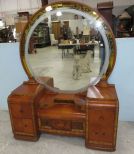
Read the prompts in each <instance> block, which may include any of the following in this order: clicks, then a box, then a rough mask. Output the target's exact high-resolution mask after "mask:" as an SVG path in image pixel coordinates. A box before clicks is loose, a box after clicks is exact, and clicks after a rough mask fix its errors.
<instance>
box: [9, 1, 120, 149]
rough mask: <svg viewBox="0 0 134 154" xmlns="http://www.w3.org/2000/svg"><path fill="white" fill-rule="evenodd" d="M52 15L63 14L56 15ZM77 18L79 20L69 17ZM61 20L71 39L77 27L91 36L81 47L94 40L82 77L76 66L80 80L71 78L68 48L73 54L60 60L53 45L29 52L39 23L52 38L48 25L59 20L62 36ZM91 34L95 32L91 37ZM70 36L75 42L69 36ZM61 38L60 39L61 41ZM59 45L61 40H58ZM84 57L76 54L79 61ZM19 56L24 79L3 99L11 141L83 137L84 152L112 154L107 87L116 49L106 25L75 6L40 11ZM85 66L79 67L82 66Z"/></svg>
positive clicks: (112, 92) (112, 107) (112, 103)
mask: <svg viewBox="0 0 134 154" xmlns="http://www.w3.org/2000/svg"><path fill="white" fill-rule="evenodd" d="M57 12H61V14H62V15H61V16H58V15H57ZM76 15H77V17H78V19H74V18H73V17H75V16H76ZM62 18H63V19H62ZM65 20H68V21H69V27H67V28H70V29H71V32H72V35H73V33H74V32H75V30H73V29H76V27H78V28H79V31H84V28H83V27H86V29H88V31H89V32H90V34H88V35H83V37H82V40H81V43H83V42H82V41H83V40H84V41H90V40H91V39H95V40H96V41H97V42H98V44H99V48H97V49H96V48H93V49H91V48H90V47H89V49H88V51H91V57H90V59H89V60H90V66H91V67H90V68H91V70H90V71H88V70H87V71H86V72H84V71H83V70H82V67H83V64H79V65H78V70H76V73H79V72H77V71H80V78H79V79H73V77H72V71H73V67H74V65H73V63H74V61H73V57H74V56H75V55H74V54H75V53H76V54H77V55H78V52H74V51H73V50H74V49H73V48H72V49H69V50H70V51H69V52H71V51H72V54H70V53H67V57H65V58H62V57H61V53H60V52H61V50H60V49H58V44H57V45H55V46H47V47H45V48H42V49H41V48H40V49H39V48H37V49H36V51H37V52H36V53H33V54H31V53H29V52H28V50H29V40H30V38H31V37H33V35H38V32H37V29H36V27H37V26H38V24H40V23H41V24H44V26H47V27H49V33H54V34H55V33H56V32H57V31H54V30H53V26H54V24H55V22H57V21H58V22H60V23H61V25H60V34H62V26H64V25H63V23H64V21H65ZM76 23H77V24H76ZM82 24H83V25H82ZM74 26H75V28H74ZM78 28H77V32H78ZM80 28H81V29H80ZM38 29H39V28H38ZM93 31H96V33H94V34H91V33H92V32H93ZM47 33H48V32H47ZM98 35H99V37H98ZM55 36H56V34H55ZM100 36H101V37H100ZM36 37H37V36H36ZM69 37H70V36H68V39H71V40H73V41H75V38H74V37H72V38H69ZM92 37H93V38H92ZM62 39H65V38H64V36H63V37H62ZM77 39H81V38H77ZM58 41H61V36H60V37H59V38H58ZM85 43H87V42H85ZM50 44H51V43H50ZM35 46H36V45H35ZM75 50H77V49H75ZM96 50H98V51H96ZM94 53H99V55H98V57H97V58H98V59H97V61H94V59H95V58H94ZM85 54H86V53H85ZM84 56H85V55H81V54H80V55H79V57H80V58H81V59H82V58H83V57H84ZM20 57H21V62H22V65H23V67H24V70H25V72H26V74H27V75H28V77H29V80H28V81H24V82H23V83H22V85H20V86H19V87H17V88H16V89H15V90H13V91H12V92H11V94H10V95H9V97H8V105H9V112H10V117H11V124H12V130H13V134H14V137H15V138H16V139H20V140H29V141H37V140H38V139H39V137H40V135H41V133H51V134H58V135H66V136H80V137H83V138H85V145H86V147H87V148H92V149H98V150H107V151H114V150H115V149H116V137H117V126H118V111H119V102H118V97H117V94H116V89H115V86H114V85H113V84H109V83H108V82H107V80H108V78H109V76H110V74H111V73H112V70H113V68H114V65H115V58H116V45H115V40H114V36H113V33H112V31H111V29H110V27H109V25H108V24H107V23H106V21H105V20H104V19H103V18H102V17H101V15H100V14H99V13H98V12H96V11H94V10H93V9H92V8H91V7H89V6H86V5H84V4H80V3H77V2H56V3H52V4H50V5H48V6H44V7H43V8H41V9H40V10H39V11H37V12H36V13H35V14H34V15H33V16H32V18H31V20H30V21H29V23H28V24H27V25H26V27H25V30H24V32H23V34H22V37H21V42H20ZM88 65H89V63H87V64H86V63H84V67H86V68H87V66H88ZM85 70H86V69H85ZM98 70H99V71H98ZM85 81H86V82H85Z"/></svg>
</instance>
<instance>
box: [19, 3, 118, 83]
mask: <svg viewBox="0 0 134 154" xmlns="http://www.w3.org/2000/svg"><path fill="white" fill-rule="evenodd" d="M50 5H51V6H52V7H54V8H55V7H56V8H58V7H62V6H63V5H65V6H66V5H67V6H68V7H72V8H75V9H76V8H77V9H79V10H80V11H83V9H85V10H86V11H87V12H89V11H91V10H92V11H95V12H97V14H98V15H99V16H100V17H101V18H102V19H103V20H104V21H105V24H106V26H107V27H108V29H109V30H110V35H111V38H112V42H113V51H112V52H111V53H112V54H111V55H110V62H109V65H108V68H107V71H106V73H105V74H104V75H103V77H102V79H103V80H108V78H109V76H110V75H111V73H112V71H113V69H114V65H115V61H116V43H115V39H114V34H113V32H112V30H111V27H110V26H109V24H108V22H107V21H106V20H105V19H104V18H103V17H102V15H101V14H100V13H99V12H98V11H97V10H95V9H93V8H91V7H90V6H88V5H86V4H82V3H79V2H75V1H59V2H54V3H51V4H48V5H45V6H43V7H42V8H40V9H39V10H38V11H37V12H36V13H35V14H33V16H32V17H31V19H30V21H29V22H28V23H27V24H26V26H25V28H24V31H23V33H22V36H21V39H20V58H21V63H22V66H23V68H24V70H25V72H26V74H27V76H28V78H29V79H30V78H34V77H33V76H32V74H31V72H30V70H29V68H28V66H27V63H26V58H25V49H24V43H25V37H26V33H27V31H28V29H30V27H31V25H32V23H33V22H34V21H35V20H36V19H37V18H38V16H39V15H40V13H44V10H45V8H46V7H47V6H50Z"/></svg>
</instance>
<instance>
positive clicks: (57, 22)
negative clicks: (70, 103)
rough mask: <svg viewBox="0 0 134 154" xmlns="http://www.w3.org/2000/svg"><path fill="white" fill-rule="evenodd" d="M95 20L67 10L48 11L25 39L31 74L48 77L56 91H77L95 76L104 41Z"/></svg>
mask: <svg viewBox="0 0 134 154" xmlns="http://www.w3.org/2000/svg"><path fill="white" fill-rule="evenodd" d="M99 26H101V22H98V23H96V26H95V25H94V23H93V22H92V21H90V20H89V19H87V18H86V17H84V16H82V15H79V14H76V13H71V12H69V11H68V12H67V11H65V12H64V11H57V12H55V13H49V14H47V16H46V17H45V18H44V19H43V20H41V21H40V22H39V23H38V24H37V25H36V27H35V28H34V30H33V31H32V34H31V36H30V39H29V47H28V55H27V60H28V63H29V67H30V68H31V70H32V73H33V75H34V76H35V77H36V78H37V79H38V78H39V77H46V76H48V77H52V78H53V80H54V87H56V88H58V89H60V90H78V89H81V88H83V87H87V86H88V85H89V84H90V83H91V81H92V80H93V79H96V78H97V77H98V76H99V75H100V72H101V70H102V68H103V64H104V63H105V56H106V55H105V43H104V40H103V37H102V34H101V33H100V31H99V30H98V27H99Z"/></svg>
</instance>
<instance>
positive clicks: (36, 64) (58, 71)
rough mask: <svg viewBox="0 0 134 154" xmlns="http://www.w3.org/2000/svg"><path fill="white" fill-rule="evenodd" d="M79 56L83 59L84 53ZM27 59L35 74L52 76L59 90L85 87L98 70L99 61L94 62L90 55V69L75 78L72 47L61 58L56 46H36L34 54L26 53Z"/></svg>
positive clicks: (96, 74)
mask: <svg viewBox="0 0 134 154" xmlns="http://www.w3.org/2000/svg"><path fill="white" fill-rule="evenodd" d="M80 56H81V59H82V60H83V59H84V58H83V57H84V56H86V55H84V56H83V55H82V54H81V55H80ZM82 56H83V57H82ZM28 60H29V64H30V65H31V68H32V70H33V72H34V75H35V76H37V77H38V76H50V77H53V79H54V86H55V87H56V88H60V89H61V90H78V89H81V88H84V87H87V86H88V84H89V82H90V81H91V78H92V79H93V78H96V76H98V72H99V70H100V61H99V62H96V63H94V62H93V58H92V56H91V62H90V69H91V71H89V72H86V73H82V75H81V76H80V77H79V79H78V80H75V79H74V78H73V68H74V67H73V66H74V55H73V49H69V53H66V56H65V57H64V58H62V50H61V49H58V47H57V46H49V47H44V48H38V49H37V53H36V54H29V55H28ZM83 65H84V64H83ZM72 85H73V86H72ZM70 87H71V88H70Z"/></svg>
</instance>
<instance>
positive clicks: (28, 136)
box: [8, 80, 118, 151]
mask: <svg viewBox="0 0 134 154" xmlns="http://www.w3.org/2000/svg"><path fill="white" fill-rule="evenodd" d="M103 82H104V81H103ZM48 83H49V84H51V85H52V81H51V80H48ZM100 83H101V82H100ZM86 93H87V95H86ZM86 93H79V94H66V93H56V92H51V91H49V90H46V89H45V88H44V87H43V86H41V85H40V84H38V83H36V81H33V80H32V81H31V80H29V81H28V82H24V83H23V84H22V85H21V86H19V87H18V88H17V89H15V90H14V91H13V92H12V93H11V95H10V96H9V98H8V103H9V111H10V117H11V123H12V129H13V133H14V137H15V138H16V139H24V140H31V141H34V140H37V139H38V138H39V134H40V133H41V132H45V133H52V134H59V135H67V136H81V137H84V138H85V141H86V147H88V148H93V149H101V150H108V151H114V150H115V147H116V132H117V120H118V99H117V95H116V91H115V88H114V85H109V84H107V83H105V84H98V85H96V86H91V87H89V88H88V91H87V92H86Z"/></svg>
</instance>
